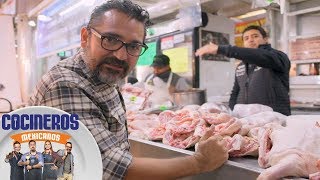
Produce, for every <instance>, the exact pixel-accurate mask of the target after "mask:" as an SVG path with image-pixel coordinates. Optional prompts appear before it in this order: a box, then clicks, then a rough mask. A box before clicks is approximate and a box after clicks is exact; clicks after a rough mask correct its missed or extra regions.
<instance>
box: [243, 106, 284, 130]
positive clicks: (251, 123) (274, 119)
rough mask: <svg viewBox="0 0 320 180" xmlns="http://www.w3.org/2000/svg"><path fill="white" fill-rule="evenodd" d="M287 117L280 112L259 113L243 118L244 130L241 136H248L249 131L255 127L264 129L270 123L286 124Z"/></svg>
mask: <svg viewBox="0 0 320 180" xmlns="http://www.w3.org/2000/svg"><path fill="white" fill-rule="evenodd" d="M286 118H287V116H285V115H283V114H280V113H278V112H273V111H266V112H261V113H257V114H254V115H251V116H247V117H244V118H241V119H240V121H241V123H242V128H241V130H240V132H239V134H241V135H243V136H244V135H247V134H248V132H249V130H251V129H253V128H255V127H262V126H264V125H266V124H268V123H279V124H280V125H285V124H286Z"/></svg>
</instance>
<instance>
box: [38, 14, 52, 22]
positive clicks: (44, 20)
mask: <svg viewBox="0 0 320 180" xmlns="http://www.w3.org/2000/svg"><path fill="white" fill-rule="evenodd" d="M38 20H39V21H43V22H49V21H51V20H52V18H51V17H49V16H46V15H43V14H40V15H39V16H38Z"/></svg>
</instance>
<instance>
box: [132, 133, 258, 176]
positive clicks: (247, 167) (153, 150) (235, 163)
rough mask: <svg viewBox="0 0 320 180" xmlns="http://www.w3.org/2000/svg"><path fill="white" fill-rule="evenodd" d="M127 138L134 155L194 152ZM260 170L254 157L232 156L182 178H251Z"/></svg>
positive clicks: (148, 155) (158, 155) (184, 154)
mask: <svg viewBox="0 0 320 180" xmlns="http://www.w3.org/2000/svg"><path fill="white" fill-rule="evenodd" d="M129 139H130V143H131V150H130V151H131V153H132V154H133V155H134V156H135V157H153V158H173V157H183V156H188V155H192V154H193V153H194V152H193V151H188V150H183V149H178V148H174V147H171V146H168V145H164V144H162V143H158V142H152V141H146V140H141V139H136V138H129ZM261 171H263V169H261V168H260V167H259V166H258V161H257V159H255V158H233V159H231V160H229V161H227V162H226V163H225V164H224V165H223V166H222V167H220V168H219V169H217V170H215V171H212V172H209V173H203V174H199V175H196V176H191V177H186V178H182V179H183V180H191V179H197V180H205V179H210V180H215V179H217V180H218V179H219V180H221V179H223V180H229V179H230V180H234V179H241V180H242V179H245V180H251V179H252V180H253V179H256V178H257V177H258V176H259V174H260V173H261Z"/></svg>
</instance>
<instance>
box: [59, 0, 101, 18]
mask: <svg viewBox="0 0 320 180" xmlns="http://www.w3.org/2000/svg"><path fill="white" fill-rule="evenodd" d="M94 3H95V0H81V1H79V2H78V3H76V4H74V5H72V6H70V7H69V8H67V9H65V10H63V11H61V12H60V13H59V15H60V16H63V15H65V14H68V13H69V12H71V11H73V10H75V9H77V8H78V7H80V6H82V5H85V6H92V5H93V4H94Z"/></svg>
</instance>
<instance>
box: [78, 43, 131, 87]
mask: <svg viewBox="0 0 320 180" xmlns="http://www.w3.org/2000/svg"><path fill="white" fill-rule="evenodd" d="M86 51H87V50H86V49H85V48H81V50H80V52H81V56H82V58H83V59H84V62H85V63H86V65H87V66H90V65H89V64H88V60H89V59H90V61H92V60H91V57H90V56H88V55H87V52H86ZM129 72H130V71H129ZM129 72H126V73H125V74H123V75H122V76H121V75H120V74H118V72H116V71H114V72H113V70H112V69H108V72H106V73H101V67H96V69H95V70H94V71H93V73H94V76H96V77H98V79H99V80H100V81H101V82H103V83H107V84H116V83H118V82H120V81H121V80H122V79H124V78H125V77H126V76H127V75H128V74H129Z"/></svg>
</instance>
